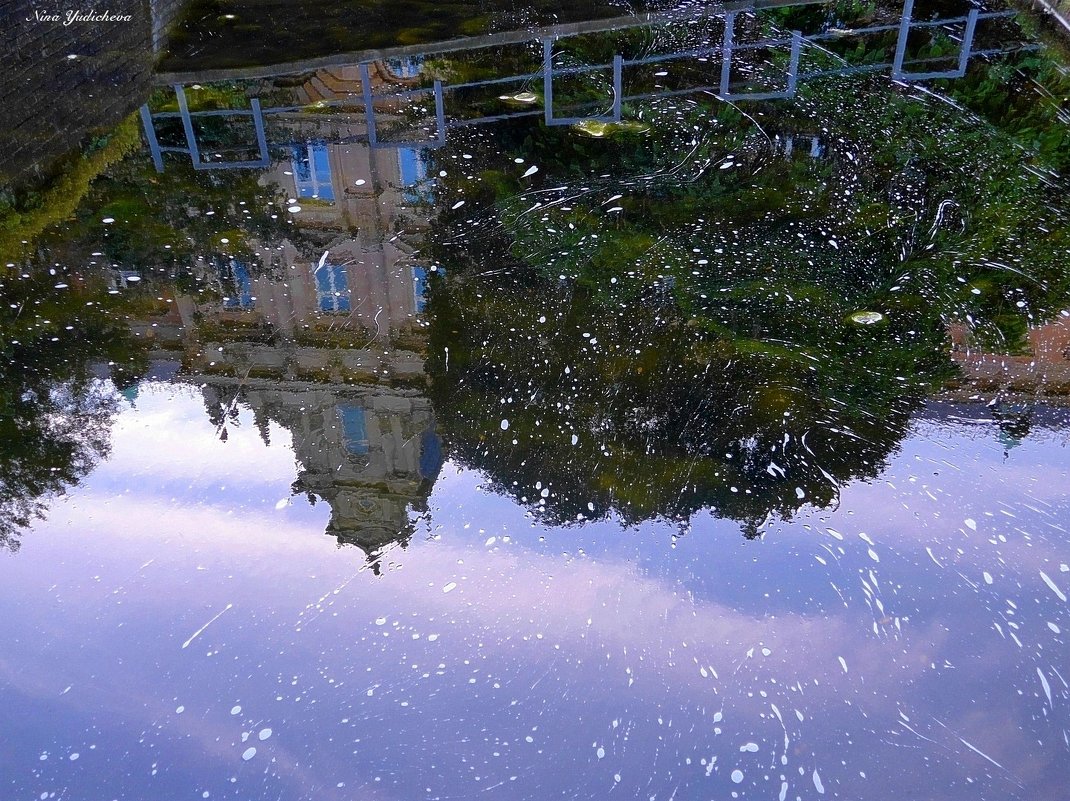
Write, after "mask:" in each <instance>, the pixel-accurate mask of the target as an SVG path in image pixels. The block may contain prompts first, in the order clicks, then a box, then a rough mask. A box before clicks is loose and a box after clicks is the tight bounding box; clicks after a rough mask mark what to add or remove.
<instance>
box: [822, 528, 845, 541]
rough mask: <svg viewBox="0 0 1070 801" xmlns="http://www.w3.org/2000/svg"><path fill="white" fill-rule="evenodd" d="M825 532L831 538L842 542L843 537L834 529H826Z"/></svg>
mask: <svg viewBox="0 0 1070 801" xmlns="http://www.w3.org/2000/svg"><path fill="white" fill-rule="evenodd" d="M825 531H827V532H828V533H829V534H831V535H832V536H833V537H835V538H836V539H838V540H842V539H843V535H842V534H841V533H840V532H838V531H837V530H836V529H834V528H826V529H825Z"/></svg>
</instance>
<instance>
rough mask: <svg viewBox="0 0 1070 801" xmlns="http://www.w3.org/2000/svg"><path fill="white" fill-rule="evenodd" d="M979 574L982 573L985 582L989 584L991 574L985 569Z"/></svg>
mask: <svg viewBox="0 0 1070 801" xmlns="http://www.w3.org/2000/svg"><path fill="white" fill-rule="evenodd" d="M981 575H983V576H984V577H985V584H991V583H992V574H991V573H989V572H988V571H987V570H986V571H985V572H984V573H982V574H981Z"/></svg>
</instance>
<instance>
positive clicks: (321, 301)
mask: <svg viewBox="0 0 1070 801" xmlns="http://www.w3.org/2000/svg"><path fill="white" fill-rule="evenodd" d="M315 277H316V299H317V302H318V305H319V310H320V311H321V312H347V311H349V308H350V307H349V284H348V283H347V282H346V268H345V265H343V264H324V265H323V266H321V267H317V268H316V272H315Z"/></svg>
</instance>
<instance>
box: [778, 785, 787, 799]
mask: <svg viewBox="0 0 1070 801" xmlns="http://www.w3.org/2000/svg"><path fill="white" fill-rule="evenodd" d="M787 797H788V783H787V782H781V783H780V801H784V800H785V799H786V798H787Z"/></svg>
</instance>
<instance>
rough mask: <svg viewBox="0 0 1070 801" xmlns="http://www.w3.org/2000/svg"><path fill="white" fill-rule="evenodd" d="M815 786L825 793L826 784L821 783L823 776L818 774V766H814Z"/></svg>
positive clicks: (822, 793)
mask: <svg viewBox="0 0 1070 801" xmlns="http://www.w3.org/2000/svg"><path fill="white" fill-rule="evenodd" d="M814 788H815V789H816V790H817V791H818V792H819V793H821V795H824V794H825V785H823V784H822V783H821V776H820V775H819V774H818V772H817V768H814Z"/></svg>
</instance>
